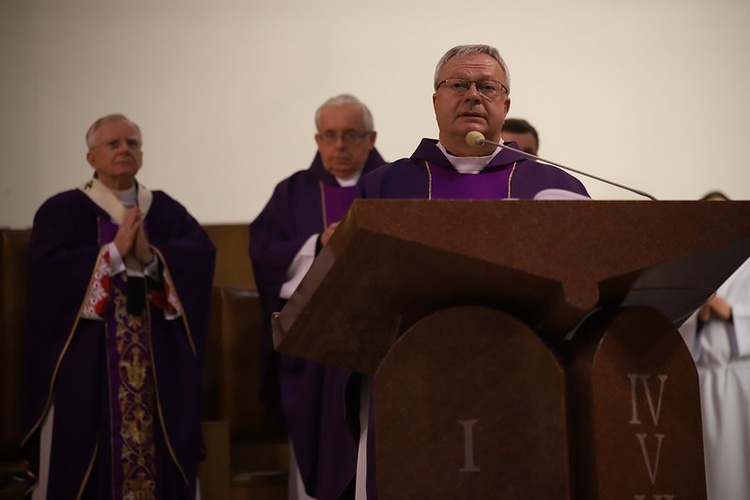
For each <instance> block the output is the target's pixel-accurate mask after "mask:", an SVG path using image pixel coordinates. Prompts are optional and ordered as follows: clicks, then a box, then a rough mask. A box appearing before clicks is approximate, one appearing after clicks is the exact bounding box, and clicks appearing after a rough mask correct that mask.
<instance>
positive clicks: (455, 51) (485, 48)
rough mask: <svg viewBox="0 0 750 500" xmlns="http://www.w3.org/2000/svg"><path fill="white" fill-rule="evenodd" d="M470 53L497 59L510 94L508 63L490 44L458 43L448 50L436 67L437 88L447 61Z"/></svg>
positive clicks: (435, 84) (435, 83)
mask: <svg viewBox="0 0 750 500" xmlns="http://www.w3.org/2000/svg"><path fill="white" fill-rule="evenodd" d="M469 54H487V55H488V56H490V57H491V58H493V59H494V60H495V61H497V62H498V64H499V65H500V68H501V69H502V70H503V73H504V74H505V79H506V82H505V86H506V87H507V89H508V95H510V71H509V70H508V65H507V64H505V60H503V58H502V57H501V56H500V52H498V50H497V49H496V48H495V47H492V46H490V45H457V46H455V47H453V48H452V49H450V50H449V51H448V52H446V53H445V55H443V57H441V58H440V60H439V61H438V63H437V66H436V67H435V82H434V86H435V90H437V86H438V84H439V83H440V80H439V78H440V72H441V71H443V68H444V67H445V65H446V63H447V62H448V61H449V60H450V59H451V58H453V57H456V56H465V55H469Z"/></svg>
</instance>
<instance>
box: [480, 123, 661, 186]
mask: <svg viewBox="0 0 750 500" xmlns="http://www.w3.org/2000/svg"><path fill="white" fill-rule="evenodd" d="M466 144H468V145H469V146H472V147H476V146H481V145H482V144H491V145H493V146H497V147H499V148H503V149H507V150H509V151H513V152H515V153H518V154H520V155H522V156H524V157H526V158H528V159H529V160H534V161H539V162H542V163H546V164H548V165H552V166H553V167H558V168H561V169H563V170H569V171H571V172H575V173H577V174H580V175H585V176H586V177H591V178H592V179H596V180H597V181H600V182H604V183H605V184H610V185H612V186H616V187H618V188H620V189H625V190H627V191H630V192H631V193H635V194H639V195H641V196H645V197H646V198H648V199H650V200H653V201H657V199H656V198H654V197H653V196H651V195H650V194H648V193H644V192H643V191H639V190H637V189H633V188H631V187H627V186H623V185H622V184H618V183H616V182H613V181H609V180H607V179H602V178H601V177H597V176H595V175H592V174H587V173H586V172H581V171H580V170H576V169H574V168H571V167H566V166H565V165H560V164H559V163H555V162H553V161H549V160H545V159H544V158H540V157H538V156H535V155H533V154H531V153H527V152H526V151H521V150H520V149H516V148H512V147H510V146H506V145H505V144H502V143H500V142H493V141H488V140H487V139H485V138H484V134H483V133H481V132H479V131H477V130H472V131H471V132H469V133H468V134H466Z"/></svg>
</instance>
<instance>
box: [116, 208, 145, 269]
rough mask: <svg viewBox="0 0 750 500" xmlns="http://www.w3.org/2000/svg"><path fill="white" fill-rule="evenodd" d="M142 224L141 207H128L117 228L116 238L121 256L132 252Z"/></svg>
mask: <svg viewBox="0 0 750 500" xmlns="http://www.w3.org/2000/svg"><path fill="white" fill-rule="evenodd" d="M141 226H142V221H141V209H140V208H138V207H132V208H129V209H127V210H126V211H125V216H124V217H123V219H122V223H121V224H120V227H119V228H117V234H115V240H114V243H115V246H116V247H117V251H118V252H120V255H121V256H123V257H125V256H126V255H128V254H129V253H130V252H131V250H132V249H133V243H134V242H135V238H136V236H137V235H138V231H139V230H142V227H141Z"/></svg>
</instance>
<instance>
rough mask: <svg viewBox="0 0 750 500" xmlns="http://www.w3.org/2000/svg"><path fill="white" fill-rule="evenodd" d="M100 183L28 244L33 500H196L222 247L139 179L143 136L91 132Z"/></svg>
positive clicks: (74, 196) (43, 219) (63, 198)
mask: <svg viewBox="0 0 750 500" xmlns="http://www.w3.org/2000/svg"><path fill="white" fill-rule="evenodd" d="M86 144H87V146H88V153H87V155H86V159H87V160H88V163H89V164H90V165H91V167H92V168H93V169H94V177H93V178H92V179H90V180H88V181H87V182H85V183H83V184H82V185H81V186H80V187H79V188H77V189H73V190H70V191H65V192H62V193H59V194H57V195H55V196H53V197H51V198H50V199H48V200H47V201H46V202H44V204H42V206H41V207H40V208H39V210H38V211H37V213H36V215H35V217H34V225H33V228H32V234H31V242H30V247H29V301H28V303H29V308H30V310H29V314H28V318H29V320H28V334H27V339H26V340H27V344H26V349H27V357H26V387H25V403H24V422H25V431H24V432H25V437H24V439H23V441H22V450H23V452H24V454H25V456H26V457H27V459H28V460H29V471H28V474H29V476H30V479H31V481H32V483H33V484H32V488H33V491H32V495H33V498H50V499H53V498H60V499H68V498H97V499H107V498H113V499H123V498H175V499H187V498H196V496H197V495H198V491H197V476H198V462H199V461H200V459H201V458H202V454H203V442H202V435H201V427H200V392H201V375H200V368H201V358H202V356H203V351H204V345H205V341H206V335H207V330H208V315H209V308H210V299H211V284H212V279H213V270H214V259H215V249H214V246H213V244H212V243H211V241H210V240H209V238H208V235H207V234H206V233H205V231H204V230H203V228H202V227H201V226H200V225H199V224H198V222H197V221H196V220H195V219H194V218H193V217H192V216H191V215H190V214H189V213H188V212H187V211H186V210H185V208H184V207H183V206H182V205H180V204H179V203H178V202H177V201H175V200H174V199H172V198H171V197H169V196H168V195H167V194H165V193H164V192H162V191H150V190H148V189H146V187H145V186H144V185H143V184H140V183H139V182H138V181H137V180H136V174H137V173H138V171H139V170H140V168H141V164H142V161H143V152H142V150H141V146H142V138H141V132H140V128H139V127H138V126H137V125H136V124H135V123H134V122H132V121H130V120H129V119H127V118H126V117H125V116H123V115H121V114H113V115H108V116H105V117H103V118H100V119H99V120H97V121H96V122H94V124H93V125H91V127H90V128H89V130H88V132H87V133H86Z"/></svg>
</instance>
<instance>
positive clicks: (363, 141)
mask: <svg viewBox="0 0 750 500" xmlns="http://www.w3.org/2000/svg"><path fill="white" fill-rule="evenodd" d="M375 137H376V133H375V132H373V131H371V130H367V127H366V126H365V120H364V113H363V111H362V108H361V107H360V106H359V105H358V104H341V105H335V106H326V107H325V108H323V109H321V110H320V114H319V115H318V133H317V134H315V142H317V144H318V151H319V152H320V157H321V159H322V160H323V166H324V167H325V169H326V170H327V171H328V172H329V173H330V174H331V175H333V176H334V177H339V178H341V179H346V178H349V177H351V176H353V175H354V174H356V173H357V172H359V171H360V170H361V169H362V167H364V165H365V161H367V156H368V155H369V154H370V151H372V148H374V147H375Z"/></svg>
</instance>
